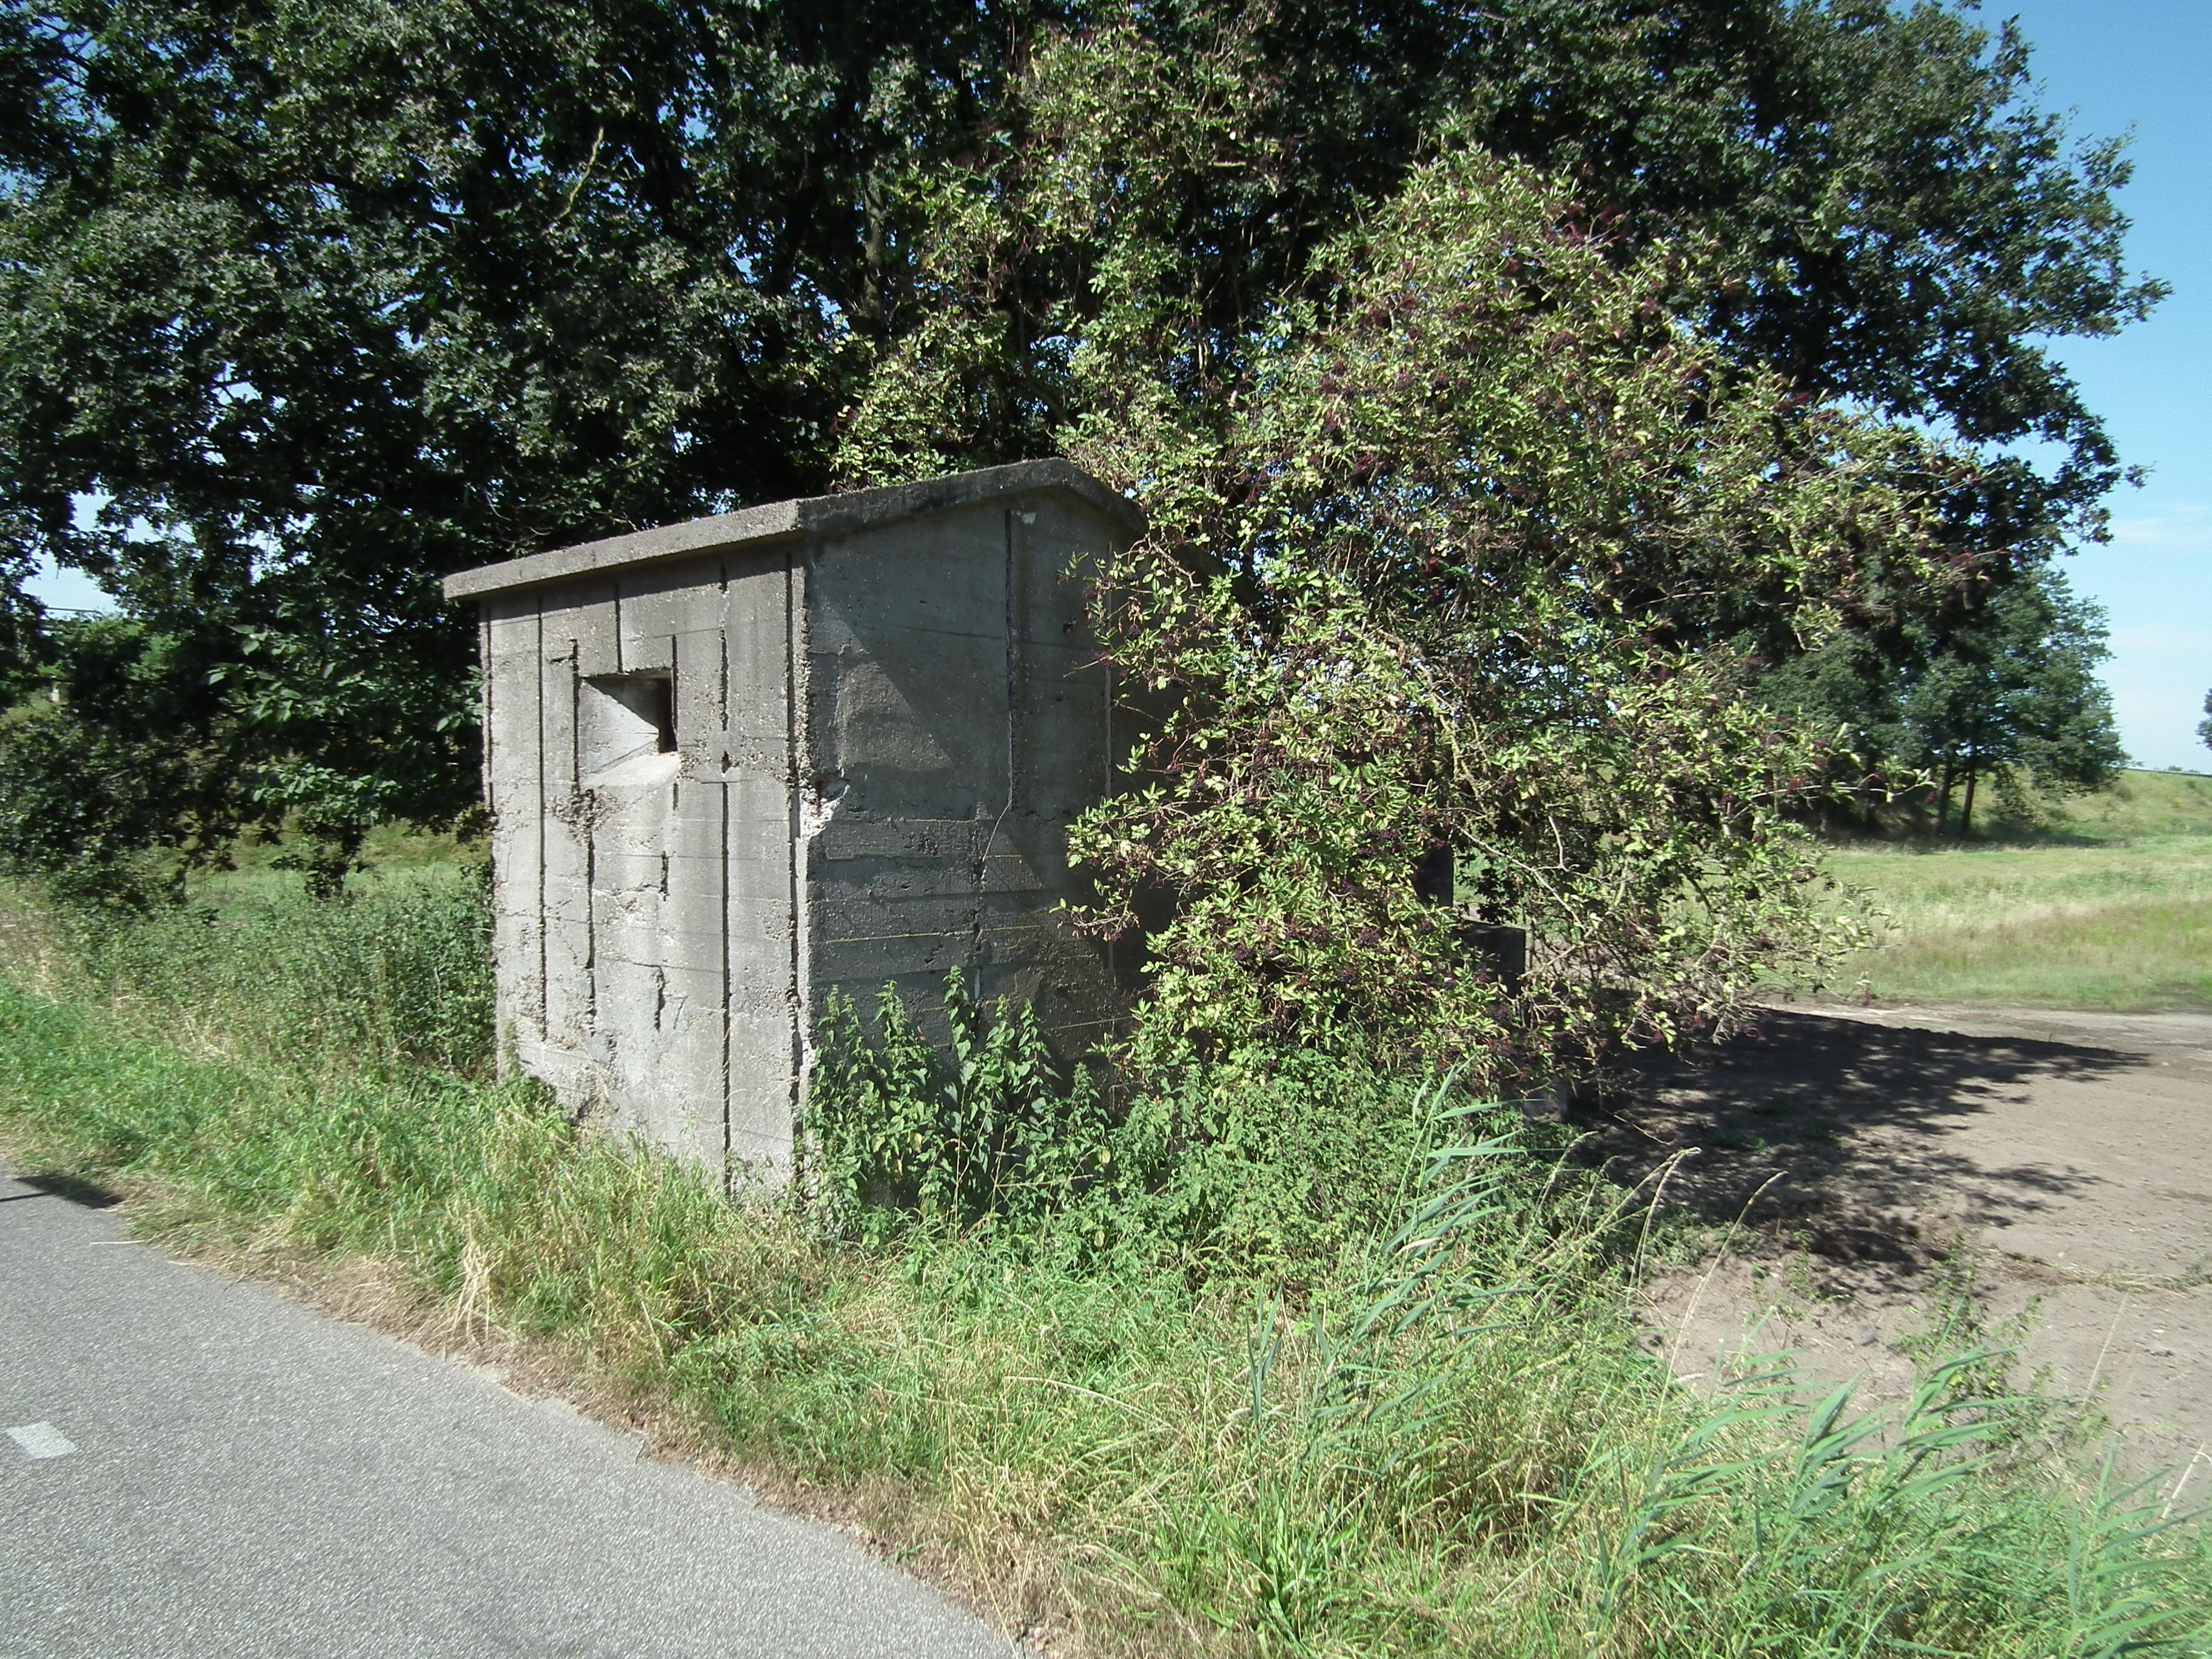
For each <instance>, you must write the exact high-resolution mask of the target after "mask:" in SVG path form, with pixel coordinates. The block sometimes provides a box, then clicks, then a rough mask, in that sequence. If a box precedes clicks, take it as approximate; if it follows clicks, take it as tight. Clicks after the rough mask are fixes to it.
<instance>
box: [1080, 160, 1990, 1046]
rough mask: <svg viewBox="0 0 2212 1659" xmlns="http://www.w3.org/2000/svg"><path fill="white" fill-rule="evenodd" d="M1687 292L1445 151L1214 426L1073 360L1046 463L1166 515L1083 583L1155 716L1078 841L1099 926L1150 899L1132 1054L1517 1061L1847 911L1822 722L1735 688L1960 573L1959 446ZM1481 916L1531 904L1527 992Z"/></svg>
mask: <svg viewBox="0 0 2212 1659" xmlns="http://www.w3.org/2000/svg"><path fill="white" fill-rule="evenodd" d="M1699 280H1700V273H1699V269H1698V267H1697V265H1696V264H1695V262H1694V261H1693V260H1692V258H1691V257H1690V256H1689V255H1687V254H1686V253H1684V252H1680V251H1677V250H1672V249H1665V248H1662V249H1658V250H1648V251H1644V252H1629V251H1628V250H1626V249H1625V248H1623V247H1621V246H1617V245H1616V244H1614V243H1613V241H1612V240H1609V239H1608V237H1607V235H1606V234H1605V232H1604V228H1603V227H1602V226H1601V225H1596V224H1593V223H1592V222H1589V219H1588V217H1587V216H1585V214H1584V210H1583V204H1580V203H1579V202H1577V201H1575V200H1573V199H1572V198H1571V197H1569V196H1568V195H1567V194H1566V193H1565V191H1564V190H1563V189H1561V188H1560V187H1559V186H1558V185H1555V184H1554V183H1553V182H1552V181H1550V180H1547V179H1545V178H1543V177H1541V176H1540V175H1538V174H1536V173H1533V172H1531V171H1529V170H1528V169H1526V168H1524V167H1517V166H1514V165H1510V164H1507V163H1504V162H1502V161H1498V160H1496V159H1494V158H1492V157H1491V156H1488V155H1485V154H1482V153H1480V152H1479V151H1476V150H1473V149H1453V150H1449V151H1447V153H1445V154H1443V155H1440V156H1438V157H1437V159H1436V160H1434V161H1431V162H1430V163H1429V164H1427V165H1425V166H1424V167H1421V168H1419V170H1417V171H1416V172H1415V173H1414V174H1413V176H1412V178H1411V179H1410V180H1409V181H1408V183H1407V185H1406V186H1405V188H1404V189H1403V190H1402V191H1401V192H1400V193H1399V194H1398V195H1397V196H1396V197H1395V198H1394V199H1392V200H1391V201H1390V202H1389V203H1388V204H1383V206H1381V207H1379V208H1377V209H1376V210H1375V211H1374V212H1373V214H1372V216H1371V217H1370V220H1369V222H1366V223H1365V224H1364V225H1361V226H1360V227H1358V228H1357V229H1356V230H1353V231H1351V232H1348V233H1347V234H1345V235H1344V236H1343V237H1341V238H1340V240H1337V241H1335V242H1334V243H1332V244H1331V245H1329V246H1327V247H1325V248H1324V249H1323V250H1322V252H1321V254H1320V256H1319V257H1318V258H1317V260H1316V264H1315V265H1314V268H1313V270H1312V271H1311V273H1310V280H1309V282H1308V284H1307V292H1306V294H1305V295H1304V297H1302V298H1301V299H1299V300H1298V301H1296V302H1295V303H1293V304H1291V305H1288V306H1285V307H1283V308H1282V309H1281V310H1280V311H1279V313H1277V314H1276V315H1275V316H1273V318H1272V319H1270V321H1269V325H1268V326H1267V330H1266V331H1265V333H1264V335H1262V336H1261V337H1258V338H1256V339H1255V340H1254V341H1253V342H1251V343H1249V346H1248V347H1247V349H1246V351H1245V354H1244V356H1245V362H1246V367H1245V368H1244V369H1243V373H1242V375H1241V382H1240V384H1239V385H1238V386H1237V387H1236V388H1235V389H1234V391H1233V392H1231V394H1230V395H1229V396H1228V397H1227V398H1225V400H1224V404H1225V410H1226V415H1225V418H1223V419H1221V420H1220V421H1218V422H1216V423H1215V424H1213V425H1212V427H1211V428H1208V429H1204V430H1196V431H1194V430H1191V429H1189V428H1183V429H1182V430H1177V429H1176V428H1175V427H1174V426H1173V424H1172V423H1171V422H1169V421H1166V420H1164V419H1162V418H1161V417H1160V413H1159V410H1158V401H1157V398H1158V394H1157V392H1155V391H1154V389H1153V387H1154V386H1155V385H1156V382H1153V381H1148V380H1147V379H1146V377H1145V376H1144V375H1143V374H1141V373H1140V372H1137V371H1139V369H1140V366H1139V365H1137V364H1134V363H1133V362H1128V361H1126V360H1123V359H1121V358H1118V357H1109V356H1108V355H1107V354H1104V353H1094V354H1091V356H1090V357H1089V358H1088V359H1087V360H1086V359H1085V358H1084V357H1083V356H1080V355H1079V358H1078V368H1079V372H1087V373H1089V374H1093V375H1094V376H1097V377H1100V378H1101V379H1110V378H1119V379H1120V380H1121V382H1122V384H1123V385H1124V386H1126V388H1127V390H1126V393H1125V395H1124V396H1123V397H1122V398H1120V399H1118V400H1117V399H1116V398H1114V397H1113V396H1111V395H1110V392H1108V391H1107V390H1106V389H1104V388H1102V389H1101V391H1100V392H1097V393H1094V397H1093V399H1092V404H1093V407H1094V409H1095V410H1096V412H1095V413H1094V414H1092V415H1091V416H1088V417H1086V418H1085V420H1084V421H1083V422H1081V423H1080V424H1079V427H1078V428H1075V429H1073V430H1071V431H1070V432H1069V433H1068V435H1067V447H1068V449H1069V452H1070V453H1071V454H1073V456H1074V457H1075V458H1076V459H1079V460H1080V461H1081V462H1083V463H1084V464H1085V465H1088V466H1089V467H1091V469H1092V470H1093V471H1097V472H1098V473H1099V474H1100V475H1101V476H1103V477H1108V478H1109V479H1111V480H1112V481H1114V482H1115V483H1120V484H1123V485H1126V486H1127V487H1129V488H1131V489H1134V490H1135V491H1136V492H1137V493H1138V494H1139V496H1140V497H1141V498H1142V499H1143V500H1144V501H1146V505H1147V506H1148V507H1149V508H1150V509H1151V512H1152V530H1151V532H1150V533H1149V534H1148V535H1147V536H1146V538H1144V539H1143V540H1141V541H1140V542H1139V543H1138V544H1136V545H1135V546H1134V547H1133V548H1132V549H1130V550H1129V551H1128V552H1127V555H1126V556H1121V557H1120V558H1118V559H1116V560H1115V562H1113V563H1112V564H1111V565H1110V567H1109V568H1105V569H1103V570H1102V571H1101V572H1100V573H1099V575H1100V580H1099V582H1098V585H1097V606H1096V609H1097V623H1098V625H1099V627H1100V629H1101V632H1102V635H1103V637H1104V638H1105V639H1106V640H1108V641H1109V650H1110V651H1111V653H1112V654H1113V656H1114V658H1115V660H1116V661H1117V662H1118V663H1120V664H1121V665H1123V667H1124V669H1125V670H1126V671H1127V672H1129V673H1130V674H1131V675H1132V676H1133V678H1135V679H1137V680H1138V681H1139V683H1140V684H1141V685H1142V688H1143V690H1144V693H1145V695H1146V697H1147V698H1149V699H1150V700H1151V701H1152V703H1153V705H1154V707H1155V708H1157V709H1158V711H1160V712H1159V713H1158V719H1157V721H1156V724H1155V725H1154V726H1153V729H1152V734H1151V736H1150V737H1149V738H1148V740H1147V741H1146V743H1145V744H1143V746H1142V748H1141V749H1140V750H1139V752H1138V753H1137V754H1136V755H1135V756H1134V757H1133V761H1132V768H1131V770H1132V772H1133V775H1135V776H1136V777H1137V778H1138V779H1139V785H1138V786H1137V787H1131V788H1130V789H1128V790H1127V791H1125V792H1124V793H1121V794H1120V795H1119V796H1117V797H1116V798H1115V799H1111V800H1109V801H1108V802H1107V803H1105V804H1104V805H1101V806H1099V807H1098V808H1097V809H1095V810H1094V811H1091V813H1089V814H1088V815H1087V816H1086V817H1085V818H1084V819H1083V821H1082V822H1081V823H1080V824H1079V826H1078V827H1077V829H1076V832H1075V834H1074V836H1073V839H1072V842H1071V845H1072V847H1073V850H1074V851H1075V853H1076V854H1077V855H1078V856H1079V857H1080V858H1082V859H1083V860H1085V862H1087V863H1088V864H1089V866H1091V868H1092V869H1093V870H1094V871H1095V872H1097V878H1098V883H1099V887H1100V891H1101V900H1100V902H1099V904H1098V905H1097V908H1094V909H1093V910H1091V912H1090V913H1089V914H1088V915H1085V917H1084V918H1083V919H1082V920H1083V921H1084V925H1085V926H1086V927H1090V928H1091V929H1093V930H1095V931H1097V932H1098V933H1104V934H1108V935H1114V934H1118V933H1126V932H1127V931H1129V930H1131V929H1133V928H1135V927H1138V926H1139V917H1140V915H1158V914H1160V913H1161V912H1162V911H1163V910H1164V913H1165V914H1166V915H1167V918H1168V919H1167V920H1166V921H1164V924H1162V925H1158V926H1156V927H1153V928H1152V930H1151V933H1150V938H1149V941H1148V948H1149V950H1150V951H1151V953H1152V958H1153V961H1154V963H1155V964H1156V969H1155V974H1154V977H1153V980H1152V987H1151V993H1150V996H1149V998H1148V1000H1147V1001H1146V1006H1145V1007H1144V1009H1143V1011H1142V1013H1141V1017H1140V1018H1139V1022H1138V1025H1137V1033H1136V1036H1135V1039H1134V1047H1133V1058H1135V1059H1136V1060H1138V1061H1139V1064H1140V1065H1142V1066H1161V1065H1172V1064H1176V1063H1178V1062H1180V1061H1182V1060H1188V1059H1193V1058H1200V1059H1202V1058H1204V1057H1206V1055H1208V1054H1218V1053H1221V1052H1224V1051H1225V1050H1227V1049H1230V1048H1234V1047H1237V1046H1238V1045H1242V1044H1244V1043H1248V1042H1252V1041H1254V1040H1255V1039H1257V1040H1261V1041H1265V1042H1272V1043H1278V1044H1285V1043H1287V1044H1292V1045H1296V1046H1302V1047H1313V1048H1330V1049H1342V1048H1359V1049H1361V1050H1363V1051H1365V1052H1368V1053H1370V1054H1379V1055H1383V1056H1389V1055H1402V1056H1407V1057H1413V1056H1422V1057H1436V1056H1438V1055H1441V1056H1442V1057H1445V1058H1449V1059H1450V1060H1455V1061H1457V1062H1460V1063H1464V1064H1468V1065H1470V1066H1473V1067H1474V1075H1476V1076H1480V1077H1488V1078H1491V1079H1495V1080H1496V1081H1498V1082H1499V1083H1501V1084H1502V1083H1504V1082H1505V1081H1507V1080H1508V1079H1516V1078H1519V1079H1526V1078H1528V1077H1530V1076H1541V1075H1544V1074H1546V1073H1549V1072H1551V1071H1553V1069H1555V1068H1556V1067H1558V1066H1561V1065H1563V1064H1575V1063H1582V1062H1583V1061H1586V1060H1588V1058H1589V1056H1590V1055H1592V1054H1595V1053H1598V1052H1601V1051H1602V1050H1604V1049H1605V1048H1607V1046H1608V1045H1610V1044H1612V1043H1614V1042H1621V1041H1626V1042H1631V1043H1641V1042H1663V1041H1669V1040H1672V1039H1673V1038H1674V1037H1675V1036H1677V1035H1679V1034H1681V1033H1683V1032H1686V1031H1706V1032H1710V1031H1713V1030H1718V1029H1723V1028H1725V1027H1727V1026H1728V1025H1729V1024H1731V1022H1733V1021H1734V1020H1735V1019H1736V1018H1739V1017H1740V1012H1741V1010H1742V1009H1743V1008H1744V1006H1746V1003H1747V998H1748V997H1749V995H1750V994H1752V993H1753V991H1755V990H1756V989H1757V988H1758V987H1760V986H1762V985H1766V984H1771V983H1772V982H1774V981H1775V979H1776V978H1777V977H1778V975H1786V974H1792V973H1800V974H1802V973H1805V972H1818V971H1819V970H1820V969H1821V968H1822V967H1824V966H1825V965H1826V964H1827V963H1831V962H1832V961H1833V960H1834V958H1835V957H1837V955H1838V953H1839V952H1840V951H1843V950H1844V949H1847V948H1849V947H1850V946H1851V945H1854V944H1856V943H1857V938H1858V933H1857V927H1856V926H1855V924H1854V922H1853V921H1852V920H1851V916H1850V907H1849V905H1848V904H1847V903H1845V902H1843V901H1842V898H1841V896H1840V895H1839V894H1838V892H1837V891H1836V890H1835V889H1834V887H1833V885H1832V884H1831V883H1830V882H1829V881H1827V880H1826V878H1824V877H1823V876H1822V874H1821V872H1820V865H1819V860H1817V858H1816V857H1815V856H1814V848H1813V847H1812V845H1811V844H1810V843H1809V842H1808V839H1807V837H1806V836H1804V835H1803V834H1802V832H1801V831H1800V829H1797V828H1796V824H1795V817H1796V813H1797V809H1799V808H1800V807H1802V805H1803V804H1804V802H1805V800H1806V799H1807V797H1808V795H1810V794H1811V793H1813V792H1815V791H1817V790H1820V789H1822V788H1824V787H1825V785H1824V783H1823V781H1822V780H1823V777H1824V769H1823V758H1824V740H1825V739H1826V738H1832V737H1833V736H1834V735H1835V734H1834V733H1832V732H1831V733H1822V732H1816V731H1812V730H1808V729H1806V728H1805V727H1804V726H1802V725H1800V724H1796V723H1793V722H1792V721H1791V720H1789V719H1788V718H1786V717H1784V716H1780V715H1778V714H1775V713H1774V712H1772V711H1771V710H1770V709H1767V708H1764V707H1762V706H1761V705H1760V703H1759V701H1758V700H1757V699H1756V698H1754V697H1753V696H1752V695H1751V694H1750V693H1751V687H1752V684H1753V678H1754V676H1755V673H1756V671H1757V670H1758V668H1759V666H1760V665H1762V663H1765V662H1770V661H1771V660H1772V659H1774V658H1776V657H1777V656H1778V655H1782V654H1787V653H1796V652H1798V651H1802V650H1803V649H1805V648H1806V647H1808V645H1810V644H1813V643H1816V642H1817V641H1819V640H1820V639H1821V638H1823V637H1825V636H1826V635H1827V634H1828V633H1829V632H1830V631H1832V629H1834V628H1835V627H1836V626H1837V625H1838V623H1839V621H1840V620H1841V619H1842V618H1843V617H1844V616H1845V615H1846V614H1847V613H1850V612H1858V613H1861V614H1863V613H1864V612H1865V611H1868V610H1869V609H1871V608H1873V607H1875V606H1878V605H1882V604H1886V603H1892V602H1893V599H1894V596H1895V595H1897V594H1899V593H1900V592H1911V591H1914V590H1916V589H1920V590H1924V589H1925V588H1926V587H1927V586H1929V585H1930V584H1931V583H1934V582H1936V581H1938V580H1942V579H1943V574H1944V573H1943V568H1942V562H1941V561H1940V559H1939V558H1938V557H1937V556H1936V549H1935V547H1934V529H1933V526H1934V522H1935V521H1934V518H1933V504H1934V502H1935V499H1936V492H1937V490H1938V489H1940V488H1942V487H1944V486H1946V485H1949V486H1954V487H1956V486H1959V485H1960V484H1962V483H1963V482H1964V479H1965V471H1966V469H1965V465H1964V463H1963V462H1961V461H1960V460H1959V459H1956V458H1954V457H1952V456H1949V455H1947V454H1945V453H1941V452H1939V451H1936V450H1933V449H1931V448H1930V447H1929V444H1928V443H1927V442H1926V441H1925V440H1924V439H1923V438H1921V437H1920V436H1919V435H1916V434H1912V433H1910V432H1906V431H1904V430H1902V429H1899V428H1893V427H1886V426H1883V425H1881V424H1878V423H1876V422H1872V421H1869V420H1866V419H1863V418H1859V417H1856V416H1853V415H1851V414H1849V413H1846V412H1844V411H1842V410H1836V409H1832V408H1822V407H1818V406H1814V405H1813V404H1808V402H1807V401H1806V400H1804V399H1802V398H1799V397H1798V396H1796V394H1795V393H1793V392H1792V391H1791V389H1790V386H1788V385H1787V384H1785V383H1784V381H1782V380H1779V379H1778V378H1777V377H1775V376H1773V375H1771V374H1766V373H1764V372H1756V371H1746V370H1741V369H1735V368H1730V367H1729V365H1728V364H1727V363H1725V362H1723V359H1722V358H1721V356H1720V355H1719V353H1718V352H1717V349H1715V348H1714V347H1713V346H1712V345H1711V344H1710V343H1708V342H1707V341H1705V340H1704V339H1703V338H1701V337H1699V335H1698V334H1697V333H1696V332H1695V331H1693V330H1692V329H1691V328H1690V327H1689V326H1687V325H1686V324H1685V323H1684V322H1682V321H1681V320H1680V316H1681V313H1682V310H1683V308H1684V307H1683V303H1682V301H1683V296H1684V295H1685V294H1686V291H1688V290H1690V289H1693V288H1694V287H1695V285H1696V284H1697V283H1698V282H1699ZM1117 403H1118V404H1120V405H1121V406H1122V407H1127V406H1130V405H1139V406H1142V410H1143V412H1142V414H1141V415H1140V416H1139V418H1135V419H1126V420H1125V419H1123V418H1121V415H1120V413H1119V410H1118V409H1117ZM1131 434H1137V435H1141V441H1133V439H1132V438H1131V436H1130V435H1131ZM1163 438H1166V439H1167V440H1168V441H1162V439H1163ZM1422 867H1425V868H1426V869H1428V870H1430V871H1431V872H1433V871H1436V870H1437V869H1439V868H1440V867H1441V868H1443V869H1444V870H1447V871H1449V872H1451V875H1450V878H1449V882H1448V883H1437V882H1429V883H1422V884H1419V887H1417V883H1416V880H1415V879H1414V873H1415V871H1416V870H1417V868H1422ZM1419 888H1425V889H1426V890H1419ZM1470 922H1474V923H1492V924H1497V923H1510V924H1516V925H1519V926H1521V927H1525V928H1526V929H1527V930H1528V939H1529V947H1528V949H1529V959H1528V972H1527V975H1526V978H1525V981H1522V983H1521V984H1519V985H1517V986H1516V984H1515V983H1513V982H1512V981H1510V980H1509V979H1508V978H1507V977H1506V976H1505V975H1502V974H1501V973H1499V972H1498V971H1496V970H1495V969H1494V968H1493V967H1492V965H1491V964H1490V963H1488V962H1487V961H1486V958H1485V957H1483V956H1482V955H1481V954H1480V953H1479V952H1474V951H1469V950H1468V948H1467V946H1466V944H1465V939H1466V930H1467V928H1468V925H1469V924H1470Z"/></svg>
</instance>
